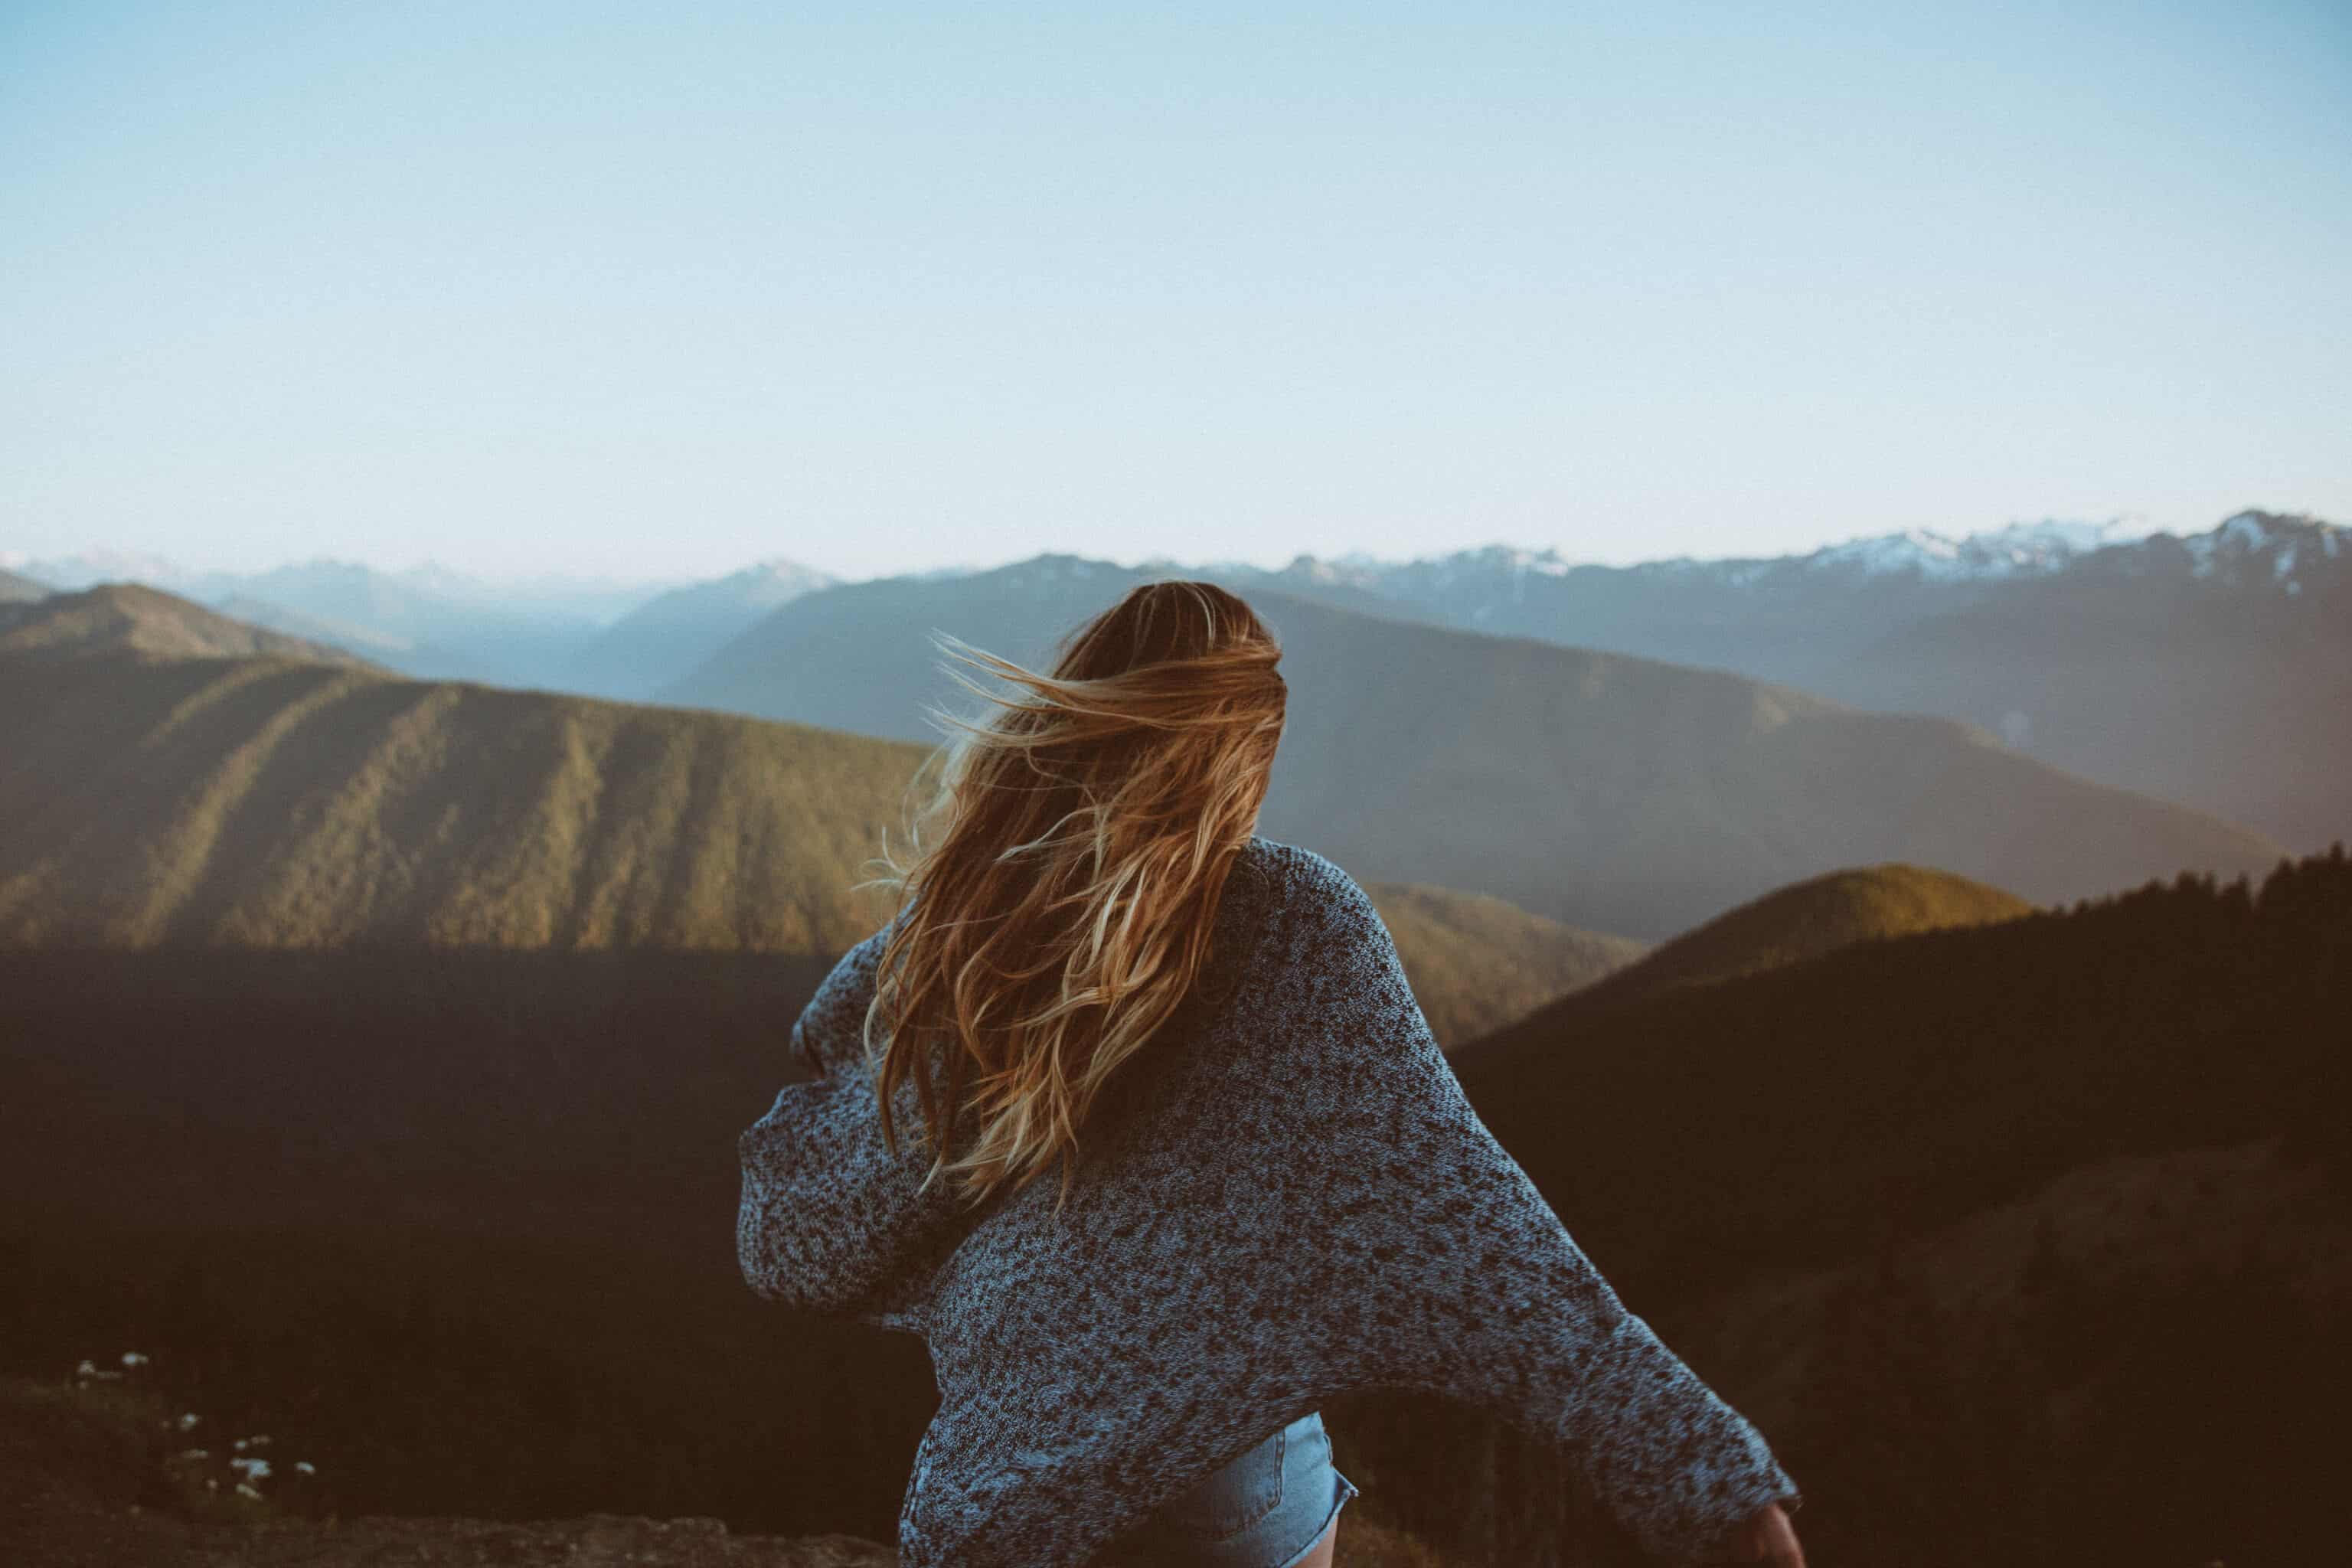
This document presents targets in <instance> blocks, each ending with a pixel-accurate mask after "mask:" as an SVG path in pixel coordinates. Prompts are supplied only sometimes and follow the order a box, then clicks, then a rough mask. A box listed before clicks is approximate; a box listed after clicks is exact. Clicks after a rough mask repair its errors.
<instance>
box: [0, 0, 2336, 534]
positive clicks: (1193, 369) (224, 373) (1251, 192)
mask: <svg viewBox="0 0 2352 1568" xmlns="http://www.w3.org/2000/svg"><path fill="white" fill-rule="evenodd" d="M0 71H5V80H6V81H7V82H8V83H9V85H8V87H7V89H6V90H5V92H0V279H5V285H6V286H5V289H0V369H5V374H0V551H6V552H16V553H22V554H26V555H31V556H36V557H38V556H43V555H54V554H60V553H65V552H72V551H78V550H81V549H85V548H88V547H91V546H96V545H109V546H113V547H117V548H125V549H134V550H141V551H152V552H162V553H165V554H168V555H172V556H174V557H176V558H178V559H180V560H182V561H184V562H185V563H189V564H191V565H196V566H219V567H226V568H232V569H234V568H246V567H258V566H263V565H267V564H270V563H277V562H279V561H282V560H287V559H303V558H309V557H313V556H319V555H332V556H340V557H345V558H351V559H360V560H367V561H372V562H374V563H378V564H381V565H385V566H390V567H400V566H405V565H409V564H412V563H415V562H417V561H419V560H422V559H426V558H431V559H436V560H439V561H442V562H445V563H449V564H451V565H454V566H457V567H460V568H463V569H467V570H472V571H477V572H483V573H488V574H499V573H506V572H515V571H522V570H566V571H574V572H579V573H583V574H623V575H646V576H660V577H677V576H688V575H698V574H709V573H715V572H720V571H725V570H729V569H731V568H733V567H735V566H738V565H740V564H742V563H746V562H749V561H751V560H753V559H757V558H763V557H769V556H777V555H783V556H791V557H793V558H796V559H800V560H803V561H806V562H808V563H812V564H814V565H817V566H821V567H824V568H826V569H828V570H832V571H835V572H838V573H842V574H845V575H851V576H865V575H871V574H877V573H882V572H889V571H897V570H904V569H909V568H916V567H920V566H924V565H931V564H942V563H950V562H971V563H994V562H998V561H1004V560H1010V559H1013V558H1015V557H1019V556H1023V555H1027V554H1030V553H1033V552H1036V551H1040V550H1075V551H1081V552H1086V553H1090V554H1096V555H1107V556H1111V557H1115V558H1118V559H1120V560H1124V561H1129V562H1132V561H1135V560H1139V559H1141V558H1143V557H1146V556H1152V555H1173V556H1176V557H1179V558H1181V559H1188V560H1207V559H1245V560H1254V561H1257V562H1260V563H1265V564H1276V563H1280V562H1282V561H1285V560H1287V559H1288V558H1289V557H1290V556H1292V555H1293V554H1295V553H1297V552H1301V551H1310V552H1318V553H1339V552H1345V551H1349V550H1359V549H1360V550H1368V551H1370V552H1374V553H1377V554H1382V555H1411V554H1423V553H1429V552H1433V551H1436V550H1439V549H1444V548H1454V547H1459V546H1462V545H1466V544H1472V543H1482V542H1492V541H1507V542H1514V543H1519V544H1526V545H1530V546H1541V545H1551V546H1555V547H1557V548H1559V549H1560V550H1562V551H1563V552H1567V553H1569V554H1570V555H1571V556H1573V557H1575V558H1577V559H1581V560H1596V561H1631V560H1637V559H1643V558H1647V557H1654V556H1659V555H1667V554H1677V553H1693V554H1701V555H1721V554H1745V553H1769V552H1780V551H1787V550H1802V549H1807V548H1811V546H1813V545H1815V544H1817V543H1820V542H1824V541H1828V540H1833V539H1841V538H1846V537H1851V536H1853V535H1856V534H1863V533H1874V532H1881V531H1890V530H1894V529H1898V528H1906V527H1926V528H1934V529H1939V530H1943V531H1956V532H1959V531H1972V530H1976V529H1981V528H1993V527H1998V526H2000V525H2001V524H2002V523H2005V522H2008V521H2011V520H2013V519H2031V518H2039V517H2043V516H2056V517H2066V518H2106V517H2113V516H2118V515H2122V516H2126V517H2129V518H2134V519H2137V520H2138V525H2139V526H2141V527H2150V526H2153V527H2169V528H2175V529H2183V530H2185V529H2201V528H2208V527H2210V526H2211V525H2212V524H2213V523H2214V522H2216V521H2219V520H2220V519H2221V517H2222V516H2224V515H2225V514H2227V513H2228V512H2230V511H2232V510H2236V509H2237V508H2239V507H2241V506H2247V505H2254V506H2268V507H2276V508H2282V509H2285V510H2311V511H2316V512H2318V513H2320V514H2321V515H2323V516H2327V517H2331V518H2334V519H2336V520H2337V521H2352V435H2347V432H2352V393H2348V392H2347V368H2346V367H2347V364H2352V288H2347V282H2346V279H2347V277H2352V259H2347V258H2352V6H2347V5H2342V4H2340V3H2337V4H2323V3H2310V4H2273V3H2264V0H2251V3H2242V4H2234V5H2231V4H2210V5H2208V4H2200V5H2163V4H2137V5H2111V4H2105V3H2102V0H2085V3H2077V4H2071V5H2047V4H2038V5H2016V6H2011V5H1985V4H1969V5H1932V6H1906V5H1899V4H1888V3H1885V0H1879V3H1876V4H1855V5H1844V4H1840V5H1774V6H1758V5H1749V4H1723V5H1675V4H1643V5H1622V6H1613V5H1612V6H1593V5H1570V4H1559V3H1554V4H1548V5H1478V4H1475V3H1453V4H1447V5H1423V6H1414V7H1404V6H1391V5H1370V4H1358V5H1327V6H1299V7H1285V6H1282V5H1277V4H1274V3H1271V0H1267V3H1261V4H1253V5H1237V6H1230V7H1228V6H1222V5H1212V4H1194V5H1185V6H1170V7H1164V8H1150V9H1145V8H1140V7H1121V6H1115V5H1104V4H1097V5H1085V6H1069V7H1039V6H1018V5H967V6H923V7H911V6H893V5H857V6H831V7H824V8H805V7H799V6H790V5H752V6H743V7H740V8H738V7H720V6H707V5H706V6H698V5H677V6H655V5H637V6H629V7H611V6H603V5H595V4H583V3H579V0H573V3H570V4H564V5H496V4H488V3H481V0H473V3H466V4H456V5H383V6H373V5H364V4H344V3H338V4H333V5H283V6H280V5H234V4H223V5H203V6H193V5H181V6H153V5H111V4H107V3H106V0H74V3H72V4H58V5H32V4H26V3H25V0H17V3H16V4H13V5H7V6H5V7H0Z"/></svg>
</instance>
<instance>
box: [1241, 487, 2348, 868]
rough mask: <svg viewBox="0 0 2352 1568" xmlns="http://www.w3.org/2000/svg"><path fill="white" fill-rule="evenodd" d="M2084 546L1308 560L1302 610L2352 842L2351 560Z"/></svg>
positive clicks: (2310, 543) (1926, 545)
mask: <svg viewBox="0 0 2352 1568" xmlns="http://www.w3.org/2000/svg"><path fill="white" fill-rule="evenodd" d="M2104 531H2105V530H2103V529H2100V528H2098V527H2096V526H2086V525H2080V524H2055V523H2052V524H2041V525H2033V526H2020V527H2012V528H2010V529H2006V530H2003V531H2000V532H1998V533H1992V534H1982V535H1978V536H1975V537H1974V538H1971V539H1967V540H1951V539H1946V538H1942V537H1939V536H1937V535H1932V534H1921V533H1911V534H1897V535H1890V536H1887V537H1885V538H1881V539H1873V540H1862V541H1856V542H1852V543H1848V544H1842V545H1833V546H1830V547H1827V548H1825V549H1822V550H1818V551H1815V552H1811V553H1810V554H1807V555H1800V556H1785V557H1780V558H1775V559H1769V560H1753V561H1749V560H1728V561H1693V560H1675V561H1661V562H1652V563H1645V564H1642V565H1635V566H1623V567H1616V566H1594V565H1573V564H1570V563H1568V562H1566V561H1564V560H1562V559H1560V558H1559V556H1558V555H1557V554H1555V553H1553V552H1528V551H1521V550H1511V549H1506V548H1502V547H1490V548H1486V549H1483V550H1475V551H1464V552H1455V553H1453V554H1449V555H1444V556H1440V557H1436V558H1433V559H1430V560H1424V561H1415V562H1410V563H1401V564H1386V563H1375V562H1369V561H1366V560H1363V559H1362V558H1351V559H1346V560H1341V561H1337V562H1324V561H1318V560H1316V559H1314V558H1312V557H1307V556H1301V557H1299V558H1298V559H1297V560H1296V561H1294V562H1292V563H1290V565H1288V566H1287V567H1286V568H1284V569H1283V571H1282V572H1281V573H1280V574H1278V575H1279V577H1280V579H1281V580H1282V581H1283V583H1284V584H1286V585H1287V586H1290V587H1291V588H1292V589H1293V591H1295V592H1298V593H1302V594H1320V593H1324V592H1332V591H1344V592H1345V593H1347V594H1348V595H1350V596H1351V598H1353V599H1355V600H1358V601H1360V599H1361V597H1362V595H1367V594H1370V595H1377V596H1380V597H1381V598H1385V599H1387V600H1389V601H1391V603H1392V604H1393V605H1395V606H1397V608H1396V610H1395V612H1393V613H1402V614H1412V615H1414V616H1420V617H1422V618H1424V619H1427V620H1431V621H1433V622H1436V623H1439V624H1443V625H1449V626H1466V627H1473V628H1475V629H1479V630H1483V631H1489V632H1494V633H1497V634H1505V635H1514V636H1522V637H1540V638H1544V639H1546V640H1549V641H1553V642H1559V643H1563V644H1568V645H1572V646H1576V647H1590V648H1599V649H1607V650H1612V651H1616V652H1621V653H1632V654H1639V655H1642V656H1643V657H1646V658H1660V659H1665V660H1669V661H1672V662H1675V663H1682V664H1693V665H1700V666H1704V667H1707V668H1719V669H1726V670H1731V671H1735V672H1737V673H1739V674H1743V675H1748V676H1751V677H1754V678H1756V679H1762V680H1769V681H1774V682H1781V683H1785V684H1788V685H1791V686H1795V687H1799V688H1801V689H1804V690H1808V691H1811V692H1815V693H1818V694H1820V695H1822V696H1824V697H1829V698H1832V699H1834V700H1840V701H1844V702H1849V703H1852V704H1853V705H1855V706H1857V707H1862V708H1868V709H1872V710H1884V711H1897V712H1918V713H1931V714H1937V715H1940V716H1943V717H1946V718H1952V719H1958V720H1961V721H1966V722H1969V723H1973V724H1977V725H1979V726H1981V727H1983V728H1985V729H1988V730H1990V731H1994V732H1996V733H1998V734H2000V736H2001V738H2002V739H2003V740H2004V741H2005V742H2008V743H2009V744H2011V746H2013V747H2015V748H2017V749H2019V750H2021V751H2023V752H2028V753H2030V754H2031V755H2032V756H2035V757H2037V758H2040V759H2041V760H2042V761H2045V762H2048V763H2052V764H2053V765H2055V766H2058V767H2061V768H2064V769H2066V770H2067V771H2069V772H2073V773H2081V774H2083V775H2084V776H2085V777H2087V778H2093V779H2096V780H2099V781H2100V782H2102V783H2105V784H2116V785H2119V786H2122V787H2125V788H2128V789H2134V790H2137V791H2140V792H2141V793H2144V794H2148V795H2158V796H2159V797H2161V798H2164V799H2167V800H2176V801H2179V802H2181V803H2183V804H2185V805H2193V806H2196V807H2198V808H2199V809H2200V810H2204V811H2209V812H2211V813H2213V814H2214V815H2216V816H2222V817H2226V818H2228V819H2229V820H2231V821H2233V822H2241V823H2243V824H2245V825H2246V826H2250V827H2252V828H2256V829H2258V830H2260V831H2262V832H2263V833H2265V834H2268V835H2269V836H2271V837H2273V838H2276V839H2278V840H2280V841H2281V842H2284V843H2285V844H2288V845H2291V846H2294V847H2298V848H2305V849H2313V848H2320V847H2325V846H2326V844H2327V843H2328V842H2329V841H2331V840H2332V839H2334V838H2336V837H2343V836H2345V835H2347V833H2352V789H2347V786H2346V784H2345V781H2346V780H2347V778H2352V541H2347V531H2346V530H2345V529H2343V528H2342V527H2340V526H2337V525H2336V524H2333V523H2328V522H2324V521H2319V520H2318V519H2315V518H2311V517H2307V516H2299V515H2288V514H2281V513H2273V512H2265V511H2259V510H2248V511H2242V512H2239V513H2237V514H2235V515H2234V516H2231V517H2230V518H2228V519H2225V520H2224V521H2221V523H2220V524H2218V525H2217V526H2216V527H2214V528H2213V529H2212V530H2210V531H2207V532H2204V533H2200V534H2191V535H2189V536H2188V537H2186V538H2182V537H2177V536H2175V535H2172V534H2169V533H2158V534H2154V535H2150V536H2148V537H2146V538H2142V539H2137V540H2129V541H2118V542H2103V541H2102V539H2101V537H2100V536H2101V534H2102V533H2103V532H2104Z"/></svg>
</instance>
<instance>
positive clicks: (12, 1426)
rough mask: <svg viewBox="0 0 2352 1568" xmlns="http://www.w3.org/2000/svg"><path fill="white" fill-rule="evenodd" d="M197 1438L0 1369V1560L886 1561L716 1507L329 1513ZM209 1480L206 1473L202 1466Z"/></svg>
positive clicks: (93, 1565) (875, 1565)
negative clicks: (525, 1516) (311, 1510)
mask: <svg viewBox="0 0 2352 1568" xmlns="http://www.w3.org/2000/svg"><path fill="white" fill-rule="evenodd" d="M192 1453H194V1454H204V1455H206V1457H207V1458H209V1457H210V1455H209V1451H208V1450H207V1449H205V1448H204V1447H201V1446H198V1445H196V1444H194V1443H192V1442H189V1441H188V1440H186V1439H184V1438H182V1437H181V1436H180V1435H179V1433H178V1432H177V1431H176V1430H175V1429H174V1423H173V1416H172V1415H171V1413H170V1411H169V1410H168V1408H167V1407H166V1406H165V1405H163V1403H162V1402H161V1401H160V1399H158V1398H156V1397H155V1396H154V1395H153V1394H152V1393H150V1392H149V1391H146V1390H138V1389H126V1388H121V1387H107V1386H103V1385H96V1386H93V1385H91V1384H82V1385H81V1386H79V1387H77V1386H76V1385H74V1384H48V1383H36V1382H30V1381H25V1380H11V1381H9V1382H7V1383H5V1384H0V1562H5V1563H11V1564H23V1565H25V1568H34V1565H36V1564H37V1565H39V1568H227V1565H229V1564H235V1565H236V1568H298V1565H299V1568H341V1565H352V1568H356V1565H357V1564H361V1563H365V1564H367V1565H368V1568H473V1565H475V1564H478V1563H504V1564H514V1565H518V1568H531V1565H535V1564H541V1563H546V1564H555V1563H562V1564H565V1565H566V1568H604V1565H605V1564H613V1565H618V1564H622V1563H627V1564H631V1565H632V1568H888V1565H889V1564H891V1563H895V1562H897V1560H898V1554H897V1553H896V1552H893V1551H891V1550H890V1549H889V1548H887V1547H886V1546H881V1545H878V1544H877V1543H875V1542H870V1541H861V1540H859V1539H857V1538H856V1536H850V1535H815V1536H778V1535H733V1534H730V1533H729V1531H728V1529H727V1526H726V1524H725V1522H724V1521H719V1520H716V1519H672V1520H656V1519H645V1518H630V1517H626V1516H624V1515H619V1514H607V1513H591V1514H587V1515H584V1516H583V1517H581V1518H577V1519H556V1520H531V1521H505V1520H482V1519H435V1518H415V1519H404V1518H392V1517H386V1516H382V1515H368V1516H365V1517H362V1518H359V1519H351V1520H338V1519H335V1518H333V1517H331V1516H329V1517H324V1518H315V1517H305V1516H303V1515H300V1514H290V1513H287V1512H284V1511H281V1510H280V1509H279V1508H278V1506H277V1505H276V1504H274V1503H273V1502H271V1501H269V1500H267V1499H257V1500H252V1501H249V1502H248V1501H247V1500H242V1499H239V1498H237V1497H236V1496H235V1494H234V1493H233V1492H232V1493H226V1494H224V1493H222V1492H220V1491H218V1490H216V1489H207V1488H206V1486H205V1484H204V1482H205V1479H208V1478H205V1477H204V1476H203V1475H201V1473H200V1472H201V1470H202V1469H203V1468H205V1466H204V1462H203V1461H202V1460H188V1459H184V1458H183V1456H185V1455H188V1454H192ZM213 1479H216V1478H213Z"/></svg>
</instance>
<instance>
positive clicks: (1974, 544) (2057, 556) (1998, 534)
mask: <svg viewBox="0 0 2352 1568" xmlns="http://www.w3.org/2000/svg"><path fill="white" fill-rule="evenodd" d="M2125 526H2126V524H2125V521H2124V520H2123V519H2121V518H2114V519H2110V520H2109V521H2105V522H2079V521H2063V520H2061V519H2057V518H2044V519H2042V521H2039V522H2012V523H2011V524H2009V526H2008V527H2006V528H1999V529H1993V530H1990V531H1986V532H1982V533H1971V534H1967V535H1965V536H1962V537H1960V538H1954V537H1952V536H1951V535H1949V534H1945V533H1937V532H1935V531H1932V530H1929V529H1924V528H1915V529H1906V530H1905V531H1903V532H1901V533H1887V534H1880V535H1877V536H1875V537H1873V538H1868V539H1856V540H1850V541H1848V542H1845V543H1843V544H1832V545H1828V546H1825V547H1823V548H1822V549H1820V550H1816V551H1814V552H1812V553H1811V555H1808V556H1806V557H1804V558H1803V560H1804V563H1805V564H1806V565H1807V566H1809V567H1811V568H1814V569H1816V570H1821V569H1836V568H1840V567H1844V568H1853V569H1859V570H1860V571H1861V572H1862V573H1863V574H1864V575H1865V576H1882V575H1885V574H1893V573H1915V574H1917V575H1919V576H1921V577H1925V578H1929V579H1932V580H1935V581H1937V582H1947V583H1949V582H1971V581H1974V582H1981V581H1984V580H1986V579H1989V578H2000V577H2022V576H2034V575H2039V574H2045V573H2050V572H2055V571H2059V570H2061V569H2063V567H2064V566H2065V565H2066V564H2067V563H2069V562H2071V561H2073V560H2074V559H2075V558H2076V557H2077V556H2080V555H2086V554H2088V553H2090V552H2092V551H2095V550H2097V549H2100V548H2102V547H2103V546H2104V545H2105V544H2106V543H2108V542H2110V541H2109V536H2110V535H2111V534H2116V533H2119V532H2120V531H2122V530H2123V529H2124V527H2125Z"/></svg>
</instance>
